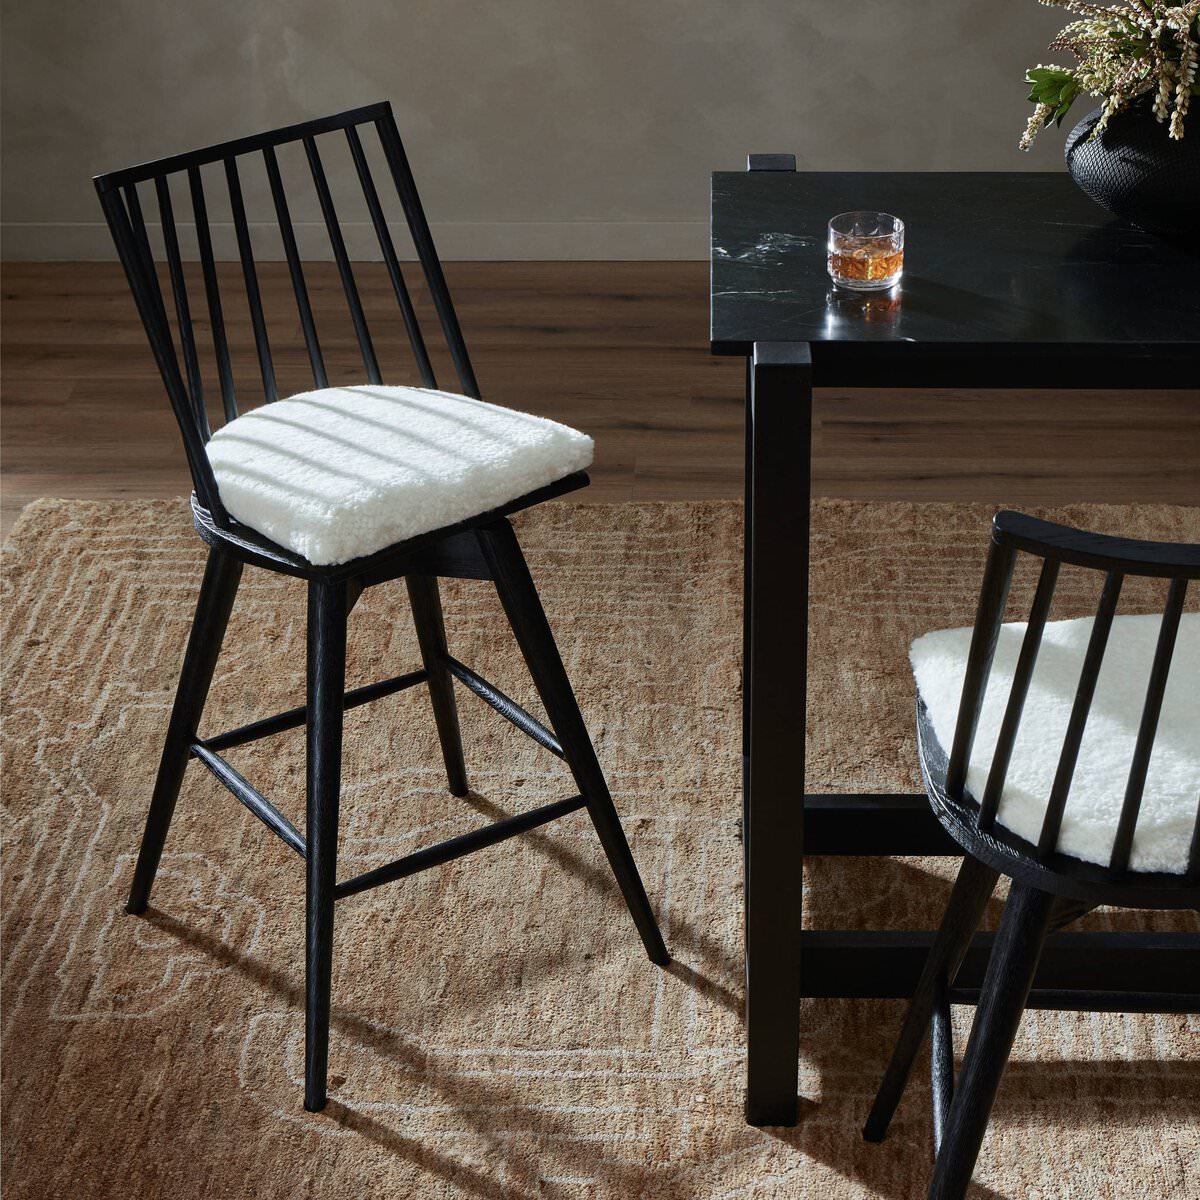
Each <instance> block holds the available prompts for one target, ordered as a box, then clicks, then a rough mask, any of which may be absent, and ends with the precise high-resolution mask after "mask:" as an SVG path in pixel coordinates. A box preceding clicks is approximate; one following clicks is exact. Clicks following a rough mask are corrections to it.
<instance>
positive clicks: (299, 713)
mask: <svg viewBox="0 0 1200 1200" xmlns="http://www.w3.org/2000/svg"><path fill="white" fill-rule="evenodd" d="M428 678H429V674H428V672H426V671H410V672H409V673H408V674H407V675H397V676H395V678H393V679H383V680H380V682H379V683H368V684H365V685H364V686H363V687H357V688H354V689H352V690H351V691H349V692H347V693H346V695H345V699H344V700H343V701H342V708H343V710H344V709H347V708H357V707H358V706H359V705H360V704H370V702H371V701H372V700H378V699H380V697H382V696H390V695H392V693H393V692H402V691H404V690H405V688H410V687H415V686H416V685H417V684H418V683H424V682H425V681H426V680H427V679H428ZM307 719H308V709H307V708H305V707H304V706H303V705H301V707H300V708H289V709H288V710H287V712H281V713H276V714H275V716H273V717H263V718H262V720H261V721H252V722H251V723H250V724H249V725H242V726H240V727H239V728H237V729H230V730H229V731H228V732H226V733H218V734H214V735H213V736H212V737H208V738H202V739H201V741H200V743H199V744H201V745H204V746H206V747H207V748H208V749H209V750H230V749H232V748H233V747H234V746H244V745H245V744H246V743H247V742H256V741H258V739H259V738H265V737H270V736H271V735H272V734H273V733H283V732H284V731H285V730H288V729H296V728H297V727H299V726H300V725H303V724H304V723H305V721H306V720H307Z"/></svg>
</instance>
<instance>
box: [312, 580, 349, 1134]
mask: <svg viewBox="0 0 1200 1200" xmlns="http://www.w3.org/2000/svg"><path fill="white" fill-rule="evenodd" d="M345 687H346V584H345V583H344V582H341V583H334V582H330V581H328V580H324V579H315V580H312V581H310V583H309V585H308V729H307V735H308V747H307V750H308V781H307V782H308V787H307V791H308V826H307V828H308V858H307V863H306V866H307V871H308V879H307V896H306V921H305V952H306V954H305V957H306V968H307V970H306V981H305V1022H304V1107H305V1108H306V1109H308V1110H309V1112H318V1111H319V1110H320V1109H322V1108H324V1107H325V1099H326V1076H327V1072H328V1064H329V989H330V980H331V976H332V973H333V903H334V901H333V889H334V884H335V883H336V879H337V839H338V801H339V797H340V793H341V777H342V698H343V694H344V692H345Z"/></svg>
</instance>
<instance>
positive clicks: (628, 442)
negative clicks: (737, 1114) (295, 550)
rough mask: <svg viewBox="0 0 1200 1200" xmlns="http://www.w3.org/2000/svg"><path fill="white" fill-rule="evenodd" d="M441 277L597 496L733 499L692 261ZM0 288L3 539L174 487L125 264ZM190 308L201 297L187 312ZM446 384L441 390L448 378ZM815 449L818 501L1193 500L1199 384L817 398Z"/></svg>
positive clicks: (326, 284)
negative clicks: (590, 443)
mask: <svg viewBox="0 0 1200 1200" xmlns="http://www.w3.org/2000/svg"><path fill="white" fill-rule="evenodd" d="M221 270H222V287H223V292H224V295H225V297H226V307H227V312H226V322H227V325H228V327H229V330H230V336H231V341H232V344H233V353H234V357H235V372H236V376H237V381H238V383H239V385H240V386H239V392H240V393H241V394H242V395H244V396H245V397H247V398H250V401H251V403H252V402H253V400H252V397H253V395H254V382H255V379H256V366H255V359H254V353H253V342H252V339H251V337H250V331H249V326H248V321H247V319H246V315H245V308H244V303H243V304H242V306H241V308H240V310H239V306H238V297H239V296H240V295H241V292H240V287H241V283H240V274H239V268H238V266H237V265H236V264H233V263H228V264H222V268H221ZM358 271H359V273H360V283H361V285H362V290H363V294H364V299H365V303H366V306H367V310H368V315H369V317H370V318H371V324H372V331H373V333H374V335H375V337H376V341H377V343H378V346H379V350H380V357H381V360H382V362H383V364H384V369H385V372H387V371H388V368H389V366H390V367H391V369H392V370H393V371H394V372H396V373H395V374H394V375H390V374H389V375H388V378H389V380H392V381H395V382H411V381H412V379H411V376H410V374H409V373H408V363H407V360H406V358H405V353H406V346H405V345H404V344H403V342H402V340H401V339H402V336H403V335H402V332H401V331H400V329H399V320H398V317H397V316H396V312H395V307H394V303H392V301H391V299H390V292H389V287H388V283H387V279H386V276H385V274H384V273H383V268H382V267H381V266H380V265H378V264H363V265H362V266H361V267H360V268H358ZM262 275H263V280H262V283H263V290H264V298H265V303H266V305H267V307H268V312H273V313H275V314H278V316H277V318H276V319H275V320H274V321H273V322H272V324H271V327H270V334H271V341H272V347H273V349H274V350H275V353H276V360H277V368H278V370H279V374H280V390H281V392H282V394H285V395H286V394H288V393H289V392H294V391H300V390H303V389H304V388H305V387H308V386H311V382H310V379H309V378H307V377H306V370H307V368H306V365H305V358H304V355H303V352H302V349H301V345H302V344H301V341H300V332H299V324H298V321H297V320H296V319H295V317H294V315H293V314H294V312H295V309H294V306H293V304H292V301H291V293H290V290H289V285H288V282H287V276H286V271H285V269H284V267H283V265H282V264H265V265H264V266H263V268H262ZM447 275H448V277H449V280H450V285H451V289H452V291H453V293H454V296H455V301H456V304H457V306H458V311H459V315H460V318H461V320H462V324H463V327H464V330H465V333H466V337H467V342H468V344H469V346H470V347H471V350H472V356H473V359H474V362H475V367H476V371H477V374H478V376H479V380H480V384H481V386H482V388H483V390H484V394H485V396H486V397H487V398H488V399H489V400H493V401H495V402H497V403H500V404H507V405H511V406H513V407H516V408H522V409H527V410H529V411H531V412H536V413H541V414H543V415H545V416H548V417H554V418H556V419H558V420H562V421H566V422H567V423H569V424H572V425H576V426H578V427H579V428H581V429H584V430H587V431H588V432H589V433H591V434H593V435H594V436H595V438H596V443H597V449H596V464H595V467H594V468H593V471H592V478H593V485H592V487H591V489H590V490H589V492H588V493H587V495H588V496H589V497H590V498H591V499H592V500H596V501H620V500H672V499H691V498H705V497H720V496H737V495H740V491H741V472H742V441H741V439H742V389H743V367H742V364H741V363H740V362H739V361H735V360H719V359H713V358H711V357H710V356H709V353H708V346H707V341H706V331H707V321H708V312H707V266H706V264H703V263H678V262H673V263H652V262H639V263H450V264H448V265H447ZM0 283H2V287H3V315H2V319H3V427H2V433H0V436H2V438H3V442H2V446H0V456H2V465H3V530H4V532H5V533H7V530H8V528H9V527H10V525H11V523H12V521H13V519H14V518H15V516H16V513H17V512H18V511H19V509H20V507H21V506H22V505H24V504H26V503H28V502H29V501H30V500H32V499H33V498H35V497H37V496H45V495H50V496H71V497H109V496H114V497H115V496H126V497H133V496H175V495H181V494H183V493H185V492H186V491H187V490H188V486H189V485H188V482H187V471H186V468H185V465H184V461H183V453H182V450H181V449H180V446H179V439H178V434H177V432H176V429H175V426H174V423H173V420H172V418H171V415H170V412H169V409H168V406H167V403H166V400H165V398H164V396H163V393H162V388H161V384H160V383H159V380H158V375H157V372H156V371H155V369H154V365H153V361H152V359H151V358H150V355H149V352H148V349H147V346H146V342H145V336H144V334H143V333H142V330H141V326H140V325H139V323H138V321H137V316H136V313H135V312H134V308H133V304H132V301H131V300H130V299H129V295H128V292H127V289H126V286H125V282H124V279H123V277H122V275H121V272H120V268H119V267H118V266H117V265H116V264H106V263H74V264H72V263H65V264H64V263H53V264H50V263H11V264H7V265H6V266H5V268H4V274H3V279H2V281H0ZM310 285H311V287H312V294H313V303H314V307H315V309H316V312H317V323H318V327H319V329H320V330H321V336H322V344H323V347H324V349H325V351H326V358H327V361H328V363H329V368H330V374H331V377H333V378H335V379H340V380H345V381H352V380H358V379H361V365H360V364H359V363H358V359H357V351H356V348H355V343H354V339H353V336H352V333H351V330H350V326H349V321H348V318H347V317H346V315H345V311H344V304H343V303H342V300H341V295H340V291H339V288H338V283H337V278H336V274H335V273H334V269H333V267H332V265H330V264H317V265H316V266H315V267H314V268H313V270H312V271H311V276H310ZM417 299H418V304H419V305H420V303H421V301H422V300H427V297H425V296H423V295H421V294H420V293H419V292H418V295H417ZM202 304H203V300H202V297H201V295H200V294H199V291H198V290H197V291H196V292H194V293H193V311H194V312H199V311H201V308H202ZM425 307H426V308H428V305H425ZM202 353H203V349H202ZM209 361H210V362H211V359H210V360H209ZM440 378H442V380H443V382H444V383H445V384H446V386H452V385H451V384H450V383H449V380H450V378H451V375H450V373H449V370H448V369H444V370H443V372H442V374H441V376H440ZM214 390H215V388H214ZM814 454H815V464H814V491H816V492H817V493H819V494H822V495H831V496H845V497H857V498H869V499H924V500H982V501H1002V502H1007V503H1013V504H1021V503H1058V502H1064V501H1076V500H1078V501H1111V502H1115V503H1121V502H1134V501H1143V502H1150V501H1161V502H1167V503H1175V504H1200V382H1198V384H1197V388H1196V390H1195V391H1189V392H1124V393H1121V392H1014V391H1007V392H977V393H972V392H965V391H955V390H948V389H937V390H932V391H900V390H897V391H889V392H883V391H874V392H854V391H836V390H829V391H823V392H819V393H818V395H817V404H816V428H815V437H814Z"/></svg>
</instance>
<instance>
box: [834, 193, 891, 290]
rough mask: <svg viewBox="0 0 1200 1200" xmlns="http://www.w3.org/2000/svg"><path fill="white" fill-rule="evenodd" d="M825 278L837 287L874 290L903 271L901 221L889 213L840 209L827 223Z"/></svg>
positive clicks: (889, 282)
mask: <svg viewBox="0 0 1200 1200" xmlns="http://www.w3.org/2000/svg"><path fill="white" fill-rule="evenodd" d="M826 263H827V266H828V268H829V277H830V278H831V279H832V280H833V282H834V283H835V284H837V286H838V287H843V288H850V289H852V290H853V291H856V292H875V291H880V290H882V289H884V288H890V287H894V286H895V284H896V283H898V282H899V280H900V276H901V274H902V273H903V271H904V222H903V221H902V220H900V218H899V217H893V216H892V215H891V213H882V212H844V213H839V214H838V215H837V216H836V217H834V218H833V219H832V220H831V221H830V222H829V252H828V257H827V259H826Z"/></svg>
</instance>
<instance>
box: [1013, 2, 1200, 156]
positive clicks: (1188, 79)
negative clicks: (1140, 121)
mask: <svg viewBox="0 0 1200 1200" xmlns="http://www.w3.org/2000/svg"><path fill="white" fill-rule="evenodd" d="M1039 2H1040V3H1041V4H1045V5H1049V6H1054V7H1057V8H1065V9H1066V10H1067V11H1068V12H1072V13H1075V14H1076V15H1077V16H1078V17H1079V18H1080V19H1079V20H1076V21H1072V22H1071V23H1070V24H1069V25H1067V26H1066V27H1065V28H1064V29H1063V30H1062V32H1060V33H1059V35H1058V37H1056V38H1055V39H1054V41H1052V42H1051V43H1050V49H1051V50H1069V51H1070V52H1071V53H1072V54H1073V55H1074V56H1075V58H1076V59H1077V60H1078V61H1077V62H1076V64H1075V65H1074V66H1071V67H1057V66H1042V65H1040V64H1039V65H1038V66H1037V67H1034V68H1033V69H1032V70H1029V71H1027V72H1026V73H1025V81H1026V82H1027V83H1028V84H1029V85H1030V92H1029V99H1030V100H1031V101H1032V102H1033V104H1034V105H1035V107H1034V110H1033V115H1032V116H1031V117H1030V118H1029V124H1028V125H1027V126H1026V127H1025V133H1024V135H1023V136H1022V138H1021V149H1022V150H1028V149H1029V148H1030V146H1032V145H1033V141H1034V138H1036V137H1037V135H1038V132H1039V131H1040V130H1041V129H1042V128H1043V127H1045V126H1047V125H1049V124H1050V123H1051V122H1054V124H1055V125H1061V124H1062V119H1063V117H1064V116H1065V115H1066V113H1067V110H1068V109H1069V108H1070V107H1071V104H1072V103H1073V101H1074V100H1075V97H1076V96H1078V95H1079V94H1080V93H1081V92H1086V93H1087V94H1088V95H1091V96H1095V97H1096V98H1097V99H1099V100H1102V101H1103V102H1104V103H1103V107H1102V110H1101V113H1100V119H1099V120H1098V121H1097V122H1096V127H1095V129H1094V131H1093V134H1092V136H1093V137H1094V136H1095V135H1096V134H1099V133H1102V132H1103V131H1104V128H1105V126H1106V125H1107V124H1108V121H1109V118H1110V117H1112V116H1113V115H1114V114H1116V113H1119V112H1120V111H1121V110H1122V109H1124V108H1126V107H1128V105H1129V104H1131V103H1132V102H1133V100H1135V99H1136V98H1137V97H1138V96H1142V95H1147V94H1148V93H1153V95H1154V99H1153V101H1152V103H1153V111H1154V115H1155V116H1156V117H1157V118H1158V120H1159V121H1160V122H1162V121H1167V120H1168V119H1169V126H1168V133H1169V135H1170V136H1171V137H1172V138H1174V139H1176V140H1180V139H1182V137H1183V121H1184V118H1185V117H1186V116H1187V112H1188V104H1189V102H1190V100H1191V98H1192V96H1197V95H1200V82H1197V79H1196V67H1197V63H1198V62H1200V0H1190V3H1187V4H1175V5H1171V4H1163V3H1160V2H1159V0H1127V2H1126V3H1122V4H1111V5H1108V6H1107V7H1104V6H1102V5H1099V4H1090V3H1085V2H1084V0H1039Z"/></svg>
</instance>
